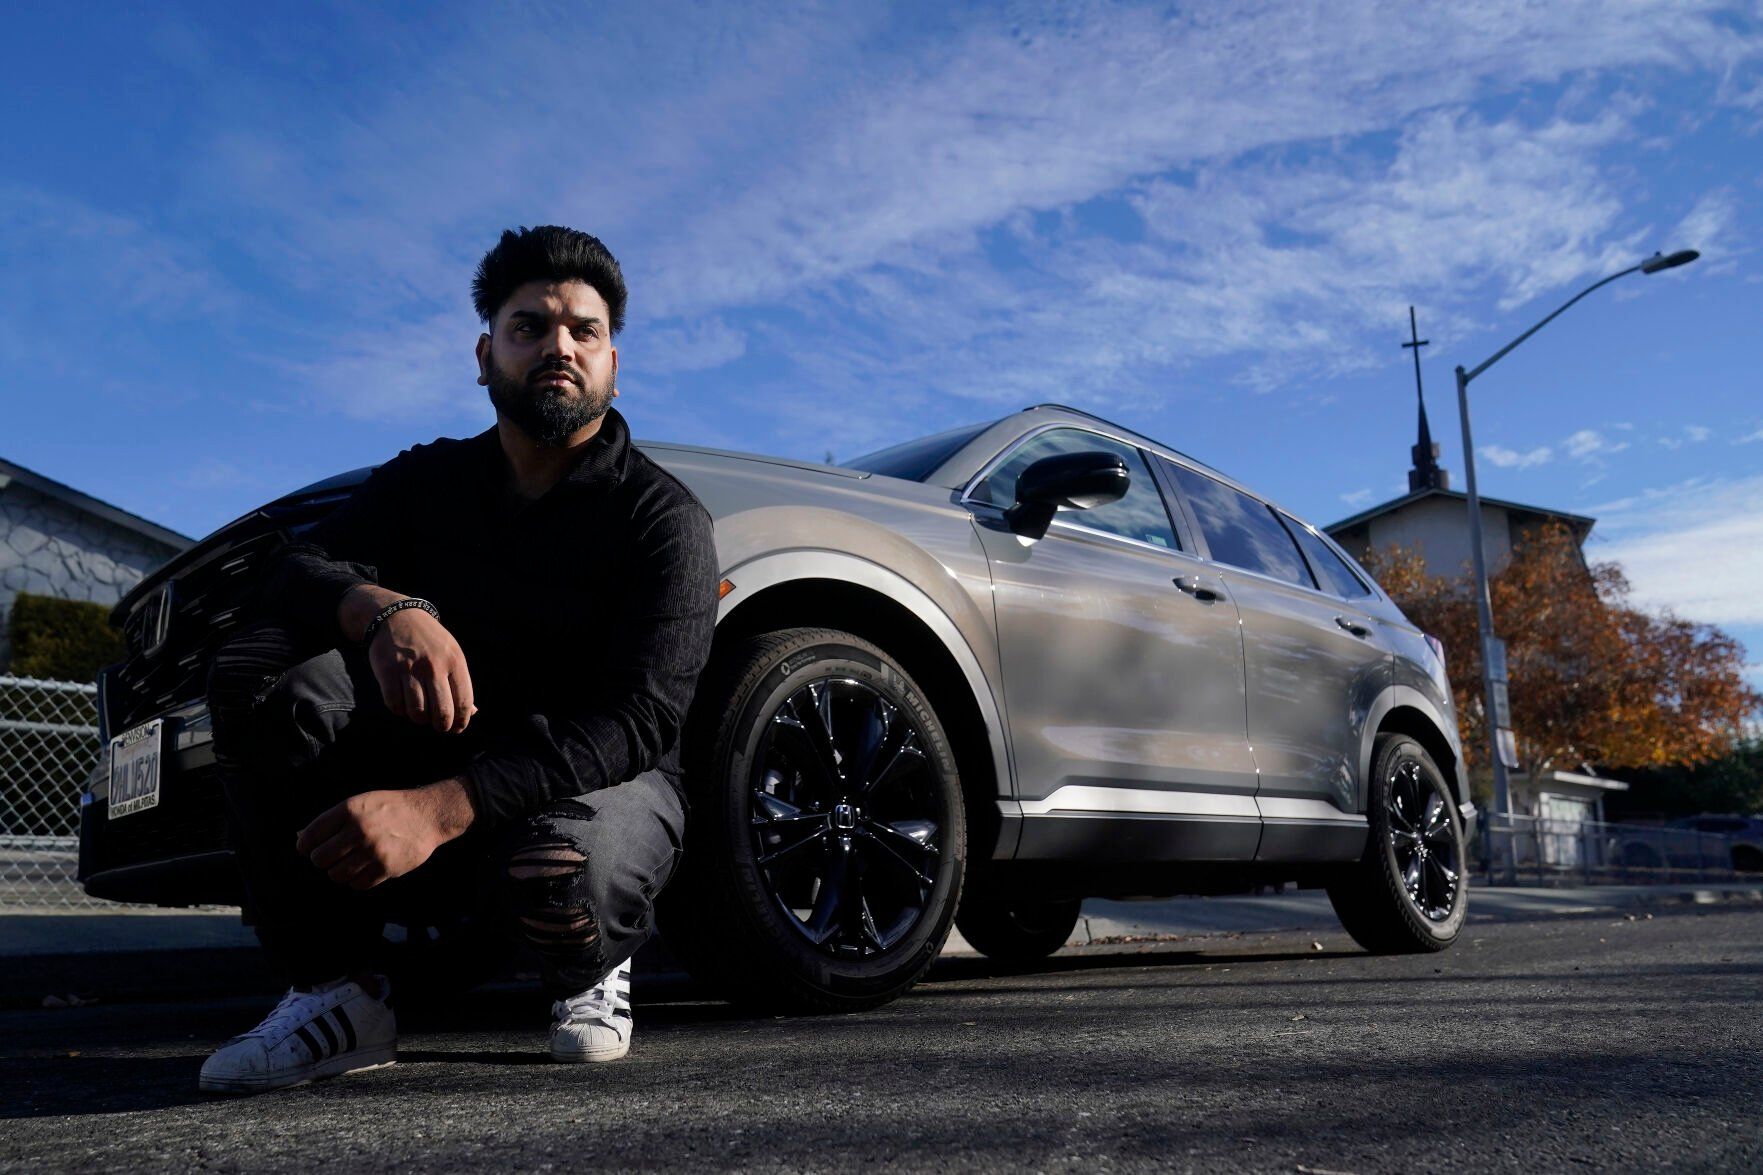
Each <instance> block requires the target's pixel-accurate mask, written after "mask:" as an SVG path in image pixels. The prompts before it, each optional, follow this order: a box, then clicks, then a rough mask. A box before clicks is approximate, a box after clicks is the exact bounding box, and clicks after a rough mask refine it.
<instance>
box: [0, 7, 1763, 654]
mask: <svg viewBox="0 0 1763 1175" xmlns="http://www.w3.org/2000/svg"><path fill="white" fill-rule="evenodd" d="M81 13H82V15H81V16H80V18H79V19H78V20H70V19H69V18H68V17H67V16H66V15H65V13H62V12H60V11H59V10H56V9H54V8H53V7H52V6H42V5H38V6H32V7H27V8H24V9H21V10H19V11H17V12H15V13H14V14H13V15H12V16H11V17H10V18H9V34H10V36H9V40H10V41H11V43H12V44H13V45H14V46H15V50H17V51H15V52H14V53H13V54H12V55H10V59H9V63H8V70H7V71H6V76H5V77H4V78H0V97H3V99H4V107H5V109H6V110H7V111H8V115H9V117H8V119H7V129H6V138H5V146H4V150H3V152H0V248H3V250H4V257H5V265H4V268H3V270H0V295H3V302H0V305H3V306H4V309H0V357H3V358H4V361H5V363H6V367H7V370H9V371H10V372H11V375H10V376H9V377H7V380H6V386H7V391H6V410H5V412H4V414H3V421H4V423H0V455H4V456H5V457H7V458H9V459H11V460H13V461H17V462H19V463H21V464H24V465H27V466H29V467H31V468H33V469H36V470H38V471H40V472H42V473H45V474H47V475H49V476H51V477H54V478H57V479H60V480H62V481H65V482H68V483H70V484H72V485H74V486H77V487H78V488H80V489H82V490H85V491H87V492H89V493H93V494H96V495H97V496H99V497H102V498H105V499H107V500H109V501H112V502H115V503H117V504H119V505H121V506H124V507H125V508H127V509H130V510H133V511H136V512H137V513H140V514H143V515H145V516H147V517H149V518H152V519H154V520H155V521H158V522H160V523H162V524H164V525H167V526H171V527H173V528H175V529H178V530H181V531H183V532H185V533H188V534H191V535H200V534H204V533H206V532H207V531H209V530H210V529H212V528H213V527H214V526H216V525H218V524H219V523H221V522H224V521H225V520H227V519H228V518H231V517H233V516H235V515H237V514H239V513H241V512H243V511H244V510H246V509H248V508H250V507H251V506H252V505H254V504H256V503H257V502H258V501H261V500H263V499H264V498H266V497H269V496H272V495H274V494H277V493H280V492H283V491H285V490H288V489H291V488H293V487H295V486H298V485H300V484H303V483H305V482H308V481H311V480H313V479H316V478H319V477H322V476H326V475H328V474H330V473H333V472H336V471H338V470H341V469H346V468H351V467H354V466H357V465H364V464H369V463H372V462H374V461H378V460H383V459H384V458H385V457H387V456H389V455H391V454H392V453H395V452H397V451H398V450H399V449H401V448H404V447H407V446H408V445H410V444H413V443H415V442H418V441H426V440H430V439H432V438H434V437H435V436H439V435H450V436H461V435H467V434H469V433H473V432H477V431H479V430H481V429H483V428H485V427H487V426H488V425H489V424H490V423H491V422H492V421H493V419H494V418H493V415H492V413H491V411H490V408H489V405H488V403H487V401H486V399H485V396H484V393H483V390H482V389H481V388H478V387H477V386H476V385H475V383H474V382H473V373H474V367H473V364H472V358H471V347H472V343H473V341H474V339H475V337H476V333H477V325H476V323H475V321H474V319H473V317H472V313H471V310H470V303H469V297H468V286H469V281H470V275H471V270H472V267H473V265H474V264H475V262H476V259H477V258H478V256H480V255H481V254H482V252H483V250H484V249H485V248H487V247H488V246H489V244H491V243H492V242H493V240H494V238H495V235H496V234H497V233H498V232H499V231H500V230H501V229H502V228H504V227H507V226H510V225H515V224H536V223H545V222H560V223H565V224H570V225H574V226H576V227H580V228H584V229H588V230H590V231H592V232H595V233H597V234H598V235H600V236H601V237H602V238H603V239H605V240H606V242H607V243H608V244H609V245H610V246H611V247H612V249H613V250H614V251H615V252H616V253H617V254H618V256H619V257H620V259H621V261H622V263H623V265H624V269H625V273H626V276H627V279H628V280H629V283H630V286H631V289H632V300H631V306H630V322H629V326H628V328H627V330H626V331H625V333H624V335H623V336H622V337H621V339H620V358H621V389H622V391H623V393H624V395H623V397H622V398H621V399H620V401H619V406H620V408H621V409H622V410H623V411H625V413H626V414H627V415H628V416H629V417H630V418H631V420H632V422H633V426H634V427H635V430H636V432H637V434H638V435H639V436H647V437H655V438H669V439H675V440H683V441H690V442H696V443H701V444H710V445H719V446H725V447H732V448H740V449H753V450H760V451H766V452H773V453H782V454H788V455H792V456H798V457H806V458H810V459H820V458H821V457H823V456H824V455H825V454H826V453H827V452H829V451H831V452H832V453H834V454H835V455H837V456H838V457H840V458H843V457H849V456H853V455H856V454H858V453H860V452H863V451H866V450H868V449H872V448H877V447H880V446H882V445H886V444H890V443H893V442H894V441H897V440H901V439H905V438H907V437H909V436H913V435H917V434H921V433H924V432H928V431H931V430H934V429H938V428H942V427H946V426H949V425H953V424H958V423H963V422H966V421H970V420H979V419H984V418H987V417H992V416H996V415H1000V414H1002V413H1004V412H1007V411H1011V410H1014V409H1017V408H1020V407H1023V406H1025V405H1027V404H1031V403H1035V402H1039V401H1042V400H1060V401H1064V402H1067V403H1071V404H1074V405H1077V406H1080V407H1084V408H1088V409H1091V410H1093V411H1097V412H1100V413H1102V414H1104V415H1107V416H1110V417H1112V418H1114V419H1117V420H1119V421H1121V422H1122V423H1124V424H1127V425H1129V426H1131V427H1134V428H1136V429H1139V430H1140V431H1143V432H1146V433H1149V434H1151V435H1154V436H1157V437H1159V438H1161V439H1164V440H1166V441H1168V442H1169V443H1171V444H1174V445H1176V446H1178V447H1180V448H1182V449H1183V450H1185V451H1188V452H1190V453H1193V454H1194V455H1196V456H1198V457H1200V458H1201V459H1203V460H1206V461H1208V462H1210V463H1212V464H1214V465H1216V466H1219V467H1220V468H1223V469H1225V470H1227V471H1229V472H1231V473H1233V474H1234V475H1236V476H1238V477H1240V478H1242V479H1243V480H1245V481H1247V482H1249V483H1250V484H1252V485H1255V486H1257V487H1259V488H1261V489H1263V490H1264V491H1266V492H1268V493H1270V494H1272V495H1273V496H1274V497H1276V498H1277V499H1278V500H1280V501H1281V502H1283V503H1285V504H1286V505H1288V506H1290V507H1291V508H1292V509H1294V510H1296V511H1297V512H1299V513H1300V514H1303V515H1304V516H1306V517H1308V518H1310V519H1312V520H1314V521H1317V522H1323V523H1326V522H1330V521H1333V520H1335V519H1337V518H1340V517H1343V516H1345V515H1348V514H1351V513H1354V512H1355V511H1357V510H1358V509H1360V508H1361V507H1363V506H1364V505H1367V504H1370V503H1372V502H1376V501H1381V500H1383V499H1385V498H1387V497H1390V496H1393V495H1394V494H1395V493H1397V492H1398V491H1399V490H1401V489H1402V488H1404V486H1405V482H1404V471H1405V469H1406V467H1407V463H1408V453H1407V447H1408V445H1410V444H1412V441H1413V428H1414V411H1413V377H1412V370H1411V368H1410V366H1409V363H1408V358H1407V354H1406V352H1404V351H1402V350H1401V348H1400V346H1399V344H1400V343H1401V341H1402V340H1403V339H1404V338H1405V337H1406V332H1407V307H1408V305H1409V304H1410V303H1412V304H1414V305H1416V306H1417V307H1418V310H1419V315H1420V322H1421V330H1422V333H1423V334H1424V335H1425V336H1426V337H1428V338H1430V339H1431V340H1432V345H1431V346H1430V347H1428V348H1427V349H1426V354H1425V360H1426V361H1425V365H1424V366H1425V374H1426V380H1427V388H1428V393H1429V403H1430V405H1431V409H1432V419H1433V422H1434V425H1435V430H1436V433H1437V435H1438V438H1439V440H1440V441H1441V442H1442V443H1443V444H1444V446H1445V453H1446V457H1445V464H1446V465H1447V466H1448V467H1450V468H1451V470H1452V472H1453V476H1454V479H1455V483H1456V484H1458V485H1461V484H1462V482H1461V470H1462V456H1461V450H1460V448H1459V447H1458V445H1459V441H1458V435H1457V429H1456V425H1455V419H1456V417H1455V408H1454V404H1453V403H1452V397H1451V391H1452V389H1451V382H1450V368H1451V367H1452V366H1453V365H1454V364H1456V363H1465V364H1468V365H1473V364H1474V363H1476V362H1479V361H1480V360H1481V359H1482V358H1485V357H1486V355H1488V354H1489V353H1491V352H1492V351H1493V350H1495V349H1497V348H1498V347H1499V346H1500V345H1501V344H1503V343H1504V342H1505V341H1506V340H1507V339H1508V338H1510V337H1511V336H1512V335H1514V334H1516V333H1517V332H1518V331H1520V330H1522V329H1523V328H1524V327H1525V326H1527V325H1529V323H1531V322H1532V321H1534V320H1535V319H1536V318H1538V317H1540V316H1541V315H1542V314H1544V313H1547V311H1548V310H1550V309H1552V308H1553V306H1554V305H1555V304H1556V303H1557V302H1559V301H1560V300H1562V299H1563V298H1565V297H1566V296H1568V295H1570V294H1572V293H1573V292H1574V291H1575V290H1577V289H1578V288H1580V287H1581V286H1583V285H1585V284H1587V283H1588V282H1590V281H1591V280H1594V279H1595V278H1596V277H1598V276H1601V275H1602V274H1604V273H1606V272H1609V271H1611V270H1613V269H1617V268H1621V267H1623V266H1625V265H1627V264H1631V263H1632V262H1633V261H1635V260H1638V259H1639V258H1641V257H1643V256H1645V255H1647V254H1649V253H1651V252H1652V251H1653V250H1655V249H1665V250H1671V249H1675V248H1682V247H1693V248H1699V249H1701V250H1702V251H1703V253H1704V257H1703V259H1702V260H1701V261H1700V262H1698V263H1697V264H1696V265H1693V266H1690V267H1688V268H1687V269H1683V270H1678V271H1675V272H1673V273H1668V274H1662V275H1658V276H1653V277H1643V276H1640V275H1635V276H1633V277H1630V278H1626V279H1624V280H1623V281H1622V282H1620V283H1618V284H1616V285H1614V286H1612V287H1610V288H1609V289H1607V290H1604V291H1600V293H1599V294H1597V295H1594V297H1593V298H1591V299H1588V300H1587V302H1586V303H1584V304H1582V305H1580V306H1578V307H1576V308H1575V309H1574V310H1573V311H1571V312H1570V313H1569V314H1568V315H1567V316H1566V317H1564V318H1563V319H1561V320H1560V321H1558V322H1557V323H1555V324H1553V325H1551V326H1550V327H1549V328H1548V329H1547V330H1546V331H1545V332H1544V333H1543V334H1541V335H1539V336H1537V338H1535V339H1534V340H1532V341H1531V342H1529V343H1527V344H1526V345H1525V346H1524V347H1523V348H1522V349H1521V350H1519V351H1518V352H1515V353H1514V354H1513V355H1512V356H1511V357H1509V358H1508V359H1506V360H1504V361H1503V362H1502V363H1501V364H1500V365H1499V366H1498V367H1496V368H1494V369H1493V370H1492V371H1490V372H1489V373H1488V374H1487V375H1486V376H1484V377H1483V378H1482V379H1481V380H1479V381H1478V382H1477V383H1476V385H1475V387H1474V400H1475V403H1474V409H1475V429H1476V440H1477V444H1478V446H1480V453H1481V455H1480V458H1479V460H1478V469H1479V471H1480V473H1481V476H1482V484H1483V492H1484V493H1487V494H1490V495H1496V496H1503V497H1511V498H1517V499H1521V500H1524V501H1527V502H1535V503H1538V504H1542V505H1546V506H1551V507H1555V508H1559V509H1565V510H1572V511H1578V512H1582V513H1589V514H1593V515H1595V516H1597V517H1598V519H1599V524H1598V527H1597V530H1596V531H1595V535H1594V543H1593V545H1592V548H1591V553H1592V554H1593V555H1594V557H1600V558H1618V559H1620V560H1621V561H1622V562H1623V564H1624V565H1625V567H1627V568H1628V570H1629V572H1630V575H1631V577H1632V578H1633V580H1634V581H1635V584H1636V586H1637V589H1638V590H1639V594H1640V596H1641V598H1642V599H1643V600H1644V601H1647V602H1650V603H1654V604H1658V605H1669V606H1672V607H1675V608H1677V609H1678V610H1679V611H1680V612H1681V613H1682V614H1684V615H1687V616H1690V617H1692V618H1694V619H1700V620H1706V621H1711V622H1715V623H1719V624H1721V625H1723V626H1725V627H1727V628H1728V629H1729V630H1730V631H1732V632H1734V633H1736V634H1738V635H1740V636H1741V637H1742V638H1744V639H1745V640H1746V641H1747V644H1748V645H1749V647H1750V648H1751V650H1752V654H1753V656H1752V659H1753V660H1754V661H1763V591H1759V590H1758V589H1757V587H1756V585H1757V584H1758V583H1760V582H1763V395H1760V394H1759V392H1760V391H1763V388H1760V387H1759V384H1760V381H1759V377H1758V375H1757V372H1758V368H1759V358H1760V357H1763V356H1760V354H1759V353H1760V351H1763V344H1760V343H1759V341H1758V340H1759V335H1760V332H1759V331H1758V329H1757V324H1758V323H1759V321H1763V313H1760V311H1763V267H1760V265H1759V255H1758V252H1757V248H1756V242H1757V241H1758V240H1759V239H1763V233H1760V232H1759V229H1760V228H1763V133H1760V132H1763V9H1760V8H1759V6H1758V5H1756V4H1748V5H1729V4H1704V3H1698V2H1696V0H1681V2H1672V3H1664V2H1660V3H1651V2H1647V0H1633V2H1629V3H1614V2H1611V0H1600V2H1582V0H1556V2H1555V3H1552V4H1549V5H1529V4H1516V3H1511V4H1509V3H1485V2H1481V0H1464V2H1461V3H1457V4H1454V5H1451V6H1449V7H1448V9H1447V8H1446V7H1444V6H1439V7H1436V8H1434V7H1428V8H1427V9H1425V11H1424V13H1423V12H1422V10H1421V9H1420V8H1417V7H1416V6H1414V5H1412V4H1406V5H1404V4H1374V3H1347V2H1340V3H1330V4H1327V5H1318V6H1299V5H1288V4H1275V5H1262V4H1252V3H1230V4H1195V5H1185V6H1171V5H1131V4H1127V5H1082V4H1078V5H1069V6H1050V5H1022V6H1015V5H996V6H975V7H952V6H948V5H938V4H927V5H918V6H913V5H884V4H864V5H851V4H827V5H813V4H809V5H789V4H770V5H763V6H758V5H755V6H752V7H744V6H740V5H735V4H705V5H678V4H666V3H649V4H642V5H634V4H633V5H587V4H567V5H543V4H536V5H519V6H501V5H493V4H485V3H475V4H470V5H458V6H443V5H432V4H423V5H404V6H399V5H380V6H371V7H370V6H366V5H353V4H351V5H337V6H334V7H333V6H326V5H323V4H302V5H287V6H281V5H252V6H245V5H237V4H226V5H213V6H206V5H174V4H168V5H161V6H154V7H152V8H151V9H150V10H149V9H146V8H145V7H141V6H126V7H125V6H121V5H97V6H93V7H91V8H88V9H82V10H81ZM1758 676H1759V680H1763V672H1759V674H1758Z"/></svg>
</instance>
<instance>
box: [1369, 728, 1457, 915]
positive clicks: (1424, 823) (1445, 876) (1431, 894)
mask: <svg viewBox="0 0 1763 1175" xmlns="http://www.w3.org/2000/svg"><path fill="white" fill-rule="evenodd" d="M1388 795H1389V799H1388V801H1387V804H1388V807H1387V811H1386V815H1387V817H1388V820H1389V830H1390V851H1391V852H1392V853H1394V854H1395V858H1396V872H1397V873H1398V874H1400V875H1401V878H1402V888H1403V889H1404V890H1405V891H1406V892H1407V894H1408V900H1409V901H1410V902H1412V903H1413V904H1414V908H1415V909H1416V910H1418V911H1419V912H1420V915H1421V916H1422V917H1423V918H1425V919H1426V920H1427V921H1428V922H1433V923H1442V922H1446V921H1448V920H1449V919H1450V917H1451V913H1452V911H1453V910H1455V909H1456V907H1457V890H1458V888H1459V887H1460V886H1462V884H1463V846H1462V845H1461V844H1459V843H1458V840H1459V838H1458V837H1456V836H1454V835H1452V830H1451V800H1450V797H1449V795H1448V794H1446V793H1444V792H1442V791H1439V790H1437V789H1435V788H1434V787H1433V786H1432V784H1431V781H1430V780H1428V779H1427V778H1426V777H1425V776H1424V775H1422V774H1421V768H1420V763H1419V761H1418V760H1415V759H1400V760H1398V761H1397V763H1396V767H1395V772H1394V774H1393V775H1392V776H1391V778H1390V786H1389V793H1388Z"/></svg>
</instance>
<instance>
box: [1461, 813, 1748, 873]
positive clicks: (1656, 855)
mask: <svg viewBox="0 0 1763 1175" xmlns="http://www.w3.org/2000/svg"><path fill="white" fill-rule="evenodd" d="M1470 849H1471V853H1472V860H1471V862H1470V864H1471V866H1472V867H1473V868H1474V871H1475V875H1476V877H1477V879H1478V880H1479V881H1481V882H1482V883H1483V884H1485V885H1679V884H1688V883H1692V882H1702V881H1745V880H1763V873H1759V872H1758V869H1759V867H1763V851H1760V850H1759V844H1758V837H1757V836H1756V834H1733V833H1723V832H1706V831H1702V830H1700V829H1696V828H1687V827H1677V826H1674V825H1669V824H1610V823H1600V822H1597V821H1584V822H1581V821H1574V820H1560V819H1553V818H1550V817H1545V816H1501V815H1498V814H1495V813H1484V814H1483V815H1482V820H1481V832H1480V834H1479V836H1478V837H1477V842H1476V844H1474V845H1472V846H1470Z"/></svg>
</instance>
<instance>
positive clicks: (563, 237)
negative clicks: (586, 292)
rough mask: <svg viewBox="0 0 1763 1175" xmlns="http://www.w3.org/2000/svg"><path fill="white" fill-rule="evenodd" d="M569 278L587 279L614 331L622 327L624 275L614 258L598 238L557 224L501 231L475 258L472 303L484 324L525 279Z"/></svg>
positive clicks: (527, 280) (565, 279)
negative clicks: (492, 244)
mask: <svg viewBox="0 0 1763 1175" xmlns="http://www.w3.org/2000/svg"><path fill="white" fill-rule="evenodd" d="M571 278H579V279H580V280H582V281H584V282H587V283H588V284H589V285H590V286H593V287H594V289H595V290H596V291H598V293H599V295H600V296H601V297H602V298H604V299H606V309H607V312H608V313H610V314H611V316H612V321H611V322H610V323H609V324H608V326H609V327H610V328H611V331H612V333H613V334H617V333H618V332H619V331H621V330H623V329H624V302H625V289H624V274H623V272H621V271H620V270H619V268H618V259H617V258H616V257H614V256H613V255H612V253H611V251H610V250H608V249H607V248H606V246H605V245H603V244H601V243H600V238H599V237H595V236H590V235H589V234H587V233H584V232H578V231H576V230H575V229H572V228H564V227H563V226H561V225H556V224H541V225H539V226H537V227H536V228H524V227H523V228H522V229H521V230H520V231H519V232H516V231H514V230H513V229H508V230H507V231H505V232H503V234H502V239H501V240H499V241H497V242H496V247H495V248H493V249H491V250H490V251H489V252H488V253H485V254H484V259H483V260H482V261H480V262H478V267H477V276H476V277H474V278H472V281H471V302H472V305H473V306H475V307H477V316H478V317H479V318H481V319H483V320H484V322H485V323H486V324H487V323H489V322H490V320H491V319H493V318H495V317H496V311H498V310H500V309H502V303H504V302H506V301H508V298H509V295H511V294H513V293H514V291H515V290H516V289H518V288H520V287H521V286H523V285H525V284H526V283H527V282H530V281H568V280H569V279H571Z"/></svg>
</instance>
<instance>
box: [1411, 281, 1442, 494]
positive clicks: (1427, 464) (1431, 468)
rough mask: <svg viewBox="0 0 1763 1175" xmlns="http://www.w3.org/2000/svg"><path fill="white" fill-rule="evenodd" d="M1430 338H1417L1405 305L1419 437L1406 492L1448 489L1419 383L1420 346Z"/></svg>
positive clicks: (1418, 333) (1415, 323)
mask: <svg viewBox="0 0 1763 1175" xmlns="http://www.w3.org/2000/svg"><path fill="white" fill-rule="evenodd" d="M1430 341H1431V340H1429V339H1423V338H1421V337H1420V326H1419V324H1418V323H1417V322H1416V321H1415V318H1414V307H1412V306H1410V307H1408V341H1407V342H1406V343H1403V344H1402V349H1403V350H1404V351H1413V352H1414V396H1415V398H1416V399H1417V400H1419V401H1420V440H1419V443H1417V444H1416V445H1415V446H1414V449H1413V454H1414V468H1413V469H1410V470H1409V471H1408V491H1409V492H1410V493H1413V492H1415V491H1417V490H1443V489H1449V488H1450V485H1451V475H1450V474H1449V473H1447V472H1445V471H1444V470H1443V469H1440V468H1439V447H1438V446H1437V445H1436V444H1434V443H1433V439H1432V430H1431V429H1429V428H1428V427H1427V426H1426V393H1425V392H1424V391H1422V389H1421V386H1420V348H1422V347H1424V346H1426V345H1427V344H1428V343H1429V342H1430Z"/></svg>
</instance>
